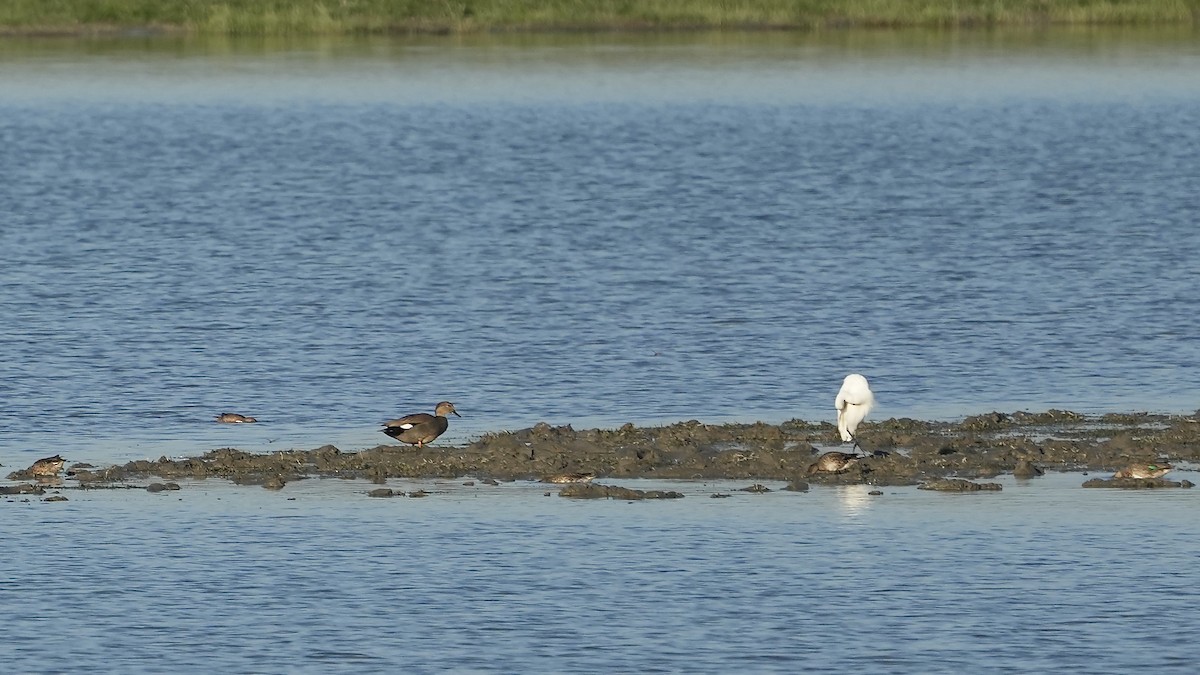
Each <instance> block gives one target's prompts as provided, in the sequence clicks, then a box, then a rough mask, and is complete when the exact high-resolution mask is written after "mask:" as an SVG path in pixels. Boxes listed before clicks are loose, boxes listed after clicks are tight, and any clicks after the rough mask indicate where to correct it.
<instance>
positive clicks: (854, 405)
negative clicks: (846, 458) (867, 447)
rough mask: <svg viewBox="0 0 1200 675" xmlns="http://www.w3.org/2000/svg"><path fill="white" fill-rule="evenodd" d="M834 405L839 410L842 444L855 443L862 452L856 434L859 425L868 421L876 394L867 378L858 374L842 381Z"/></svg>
mask: <svg viewBox="0 0 1200 675" xmlns="http://www.w3.org/2000/svg"><path fill="white" fill-rule="evenodd" d="M833 405H834V407H835V408H836V409H837V425H838V433H839V434H841V436H842V442H843V443H849V442H850V441H853V442H854V447H855V449H857V450H862V446H861V445H859V444H858V438H857V437H856V436H855V435H854V432H856V431H858V425H859V424H860V423H862V421H863V420H864V419H866V417H867V413H869V412H871V408H872V407H873V406H874V405H875V394H873V393H872V392H871V385H869V384H868V383H867V378H865V377H863V376H862V375H859V374H858V373H851V374H849V375H847V376H846V379H844V380H842V388H841V389H839V390H838V393H837V396H836V397H835V398H834V399H833ZM864 452H865V451H864Z"/></svg>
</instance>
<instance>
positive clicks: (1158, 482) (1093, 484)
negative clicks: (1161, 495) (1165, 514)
mask: <svg viewBox="0 0 1200 675" xmlns="http://www.w3.org/2000/svg"><path fill="white" fill-rule="evenodd" d="M1194 485H1195V483H1193V482H1192V481H1190V480H1182V481H1174V480H1167V479H1165V478H1093V479H1091V480H1088V481H1084V483H1083V487H1085V488H1124V489H1126V490H1131V489H1132V490H1144V489H1148V488H1190V487H1193V486H1194Z"/></svg>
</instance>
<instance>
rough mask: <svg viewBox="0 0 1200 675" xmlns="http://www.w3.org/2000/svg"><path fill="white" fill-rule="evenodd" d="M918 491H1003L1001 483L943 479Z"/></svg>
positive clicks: (923, 486)
mask: <svg viewBox="0 0 1200 675" xmlns="http://www.w3.org/2000/svg"><path fill="white" fill-rule="evenodd" d="M917 489H918V490H937V491H938V492H978V491H980V490H995V491H999V490H1002V489H1003V487H1002V486H1001V485H1000V484H999V483H972V482H971V481H969V480H963V479H962V478H942V479H939V480H934V481H929V482H928V483H923V484H921V485H918V486H917Z"/></svg>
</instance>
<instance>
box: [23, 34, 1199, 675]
mask: <svg viewBox="0 0 1200 675" xmlns="http://www.w3.org/2000/svg"><path fill="white" fill-rule="evenodd" d="M1167 38H1171V39H1167ZM1196 45H1197V43H1196V42H1195V40H1194V39H1193V38H1189V37H1187V36H1186V35H1185V36H1183V37H1182V38H1180V36H1178V35H1164V34H1160V33H1155V32H1153V31H1151V32H1149V33H1143V32H1139V31H1134V30H1127V31H1103V30H1091V29H1089V30H1087V31H1082V32H1078V31H1076V32H1072V31H1061V32H1053V31H1051V32H1049V33H1043V32H1039V31H1034V32H1032V33H1005V32H996V33H991V32H989V33H977V34H973V33H953V34H938V33H934V34H925V33H903V32H901V33H893V32H887V31H880V32H870V33H833V34H825V35H818V36H805V35H790V34H782V35H776V34H770V35H759V34H753V35H743V36H738V35H725V36H719V37H715V38H714V37H713V36H690V35H675V36H665V37H664V36H634V37H621V36H602V37H588V36H567V37H562V36H540V37H534V38H522V37H512V38H495V37H488V38H479V39H477V40H474V41H473V40H461V41H460V40H456V41H439V40H411V41H404V40H373V41H372V40H368V41H361V42H360V41H317V42H314V43H307V42H303V41H300V42H287V41H285V42H283V43H259V42H256V41H246V42H236V41H235V42H231V43H225V42H221V41H212V42H203V41H201V42H195V41H188V40H183V41H180V42H175V41H171V40H165V41H164V40H149V41H132V40H125V41H112V42H109V41H83V42H74V41H49V42H46V41H36V40H34V41H20V40H16V41H4V42H3V44H2V45H0V148H3V151H0V182H2V184H3V186H4V187H3V189H0V214H3V215H2V217H0V419H2V420H3V422H2V423H0V464H2V465H4V466H3V468H0V472H2V473H5V474H7V472H8V471H10V470H11V469H12V468H19V467H23V466H26V465H28V463H29V462H30V461H32V460H33V459H35V458H37V457H41V456H45V455H48V454H53V453H55V452H58V453H61V454H63V455H64V456H66V457H67V458H68V460H69V461H71V462H75V461H87V462H92V463H96V464H104V463H107V462H122V461H126V460H129V459H137V458H143V457H149V458H157V457H158V456H160V455H164V454H167V455H194V454H198V453H202V452H205V451H207V450H210V449H212V448H215V447H221V446H230V445H232V446H236V447H240V448H245V449H248V450H252V451H268V450H275V449H285V448H289V447H296V448H304V449H308V448H313V447H316V446H319V445H322V444H325V443H333V444H336V445H338V446H339V447H340V448H342V449H343V450H345V451H354V450H359V449H363V448H367V447H372V446H374V445H376V444H378V443H380V442H383V441H386V440H388V439H386V438H385V437H383V436H382V435H381V434H379V432H378V423H379V422H380V421H381V420H383V419H387V418H390V417H394V416H396V415H398V414H401V413H408V412H415V411H419V410H432V407H433V404H434V403H435V402H437V401H439V400H442V399H449V400H452V401H454V403H455V404H456V405H457V407H458V409H459V410H460V411H461V412H462V413H463V415H464V417H463V418H462V419H459V418H454V419H453V421H452V423H451V429H450V431H449V432H447V434H446V435H445V436H444V437H443V438H442V439H439V441H438V444H455V443H463V442H466V441H469V440H470V439H471V438H472V437H474V436H476V435H478V434H481V433H484V432H486V431H495V430H500V429H514V428H519V427H525V426H529V425H532V424H534V423H536V422H538V421H547V422H551V423H554V424H567V423H569V424H573V425H574V426H575V427H576V428H582V427H586V426H595V425H600V426H617V425H620V424H623V423H625V422H629V421H632V422H635V423H638V424H649V423H661V422H673V421H678V420H685V419H701V420H704V421H708V422H720V421H734V420H738V421H750V420H764V421H768V422H780V421H784V420H787V419H791V418H796V417H800V418H804V419H810V420H821V419H824V420H831V419H832V417H833V415H832V414H831V413H832V411H831V408H832V400H833V395H834V393H835V392H836V390H837V387H838V384H839V383H840V381H841V378H842V377H843V376H844V375H845V374H846V373H848V372H851V371H858V372H862V373H865V374H867V375H868V377H870V379H871V381H872V383H873V387H874V389H875V390H876V392H877V396H878V398H879V401H880V403H879V407H878V408H877V410H876V412H875V413H873V415H872V419H874V420H879V419H883V418H886V417H918V418H942V419H949V418H955V417H959V416H963V415H968V414H975V413H980V412H986V411H990V410H994V409H998V410H1016V409H1030V410H1044V409H1047V408H1069V409H1073V410H1077V411H1082V412H1091V413H1099V412H1107V411H1134V410H1151V411H1160V412H1191V411H1193V410H1195V409H1196V408H1198V407H1200V384H1198V383H1197V380H1196V378H1195V377H1194V374H1195V372H1196V367H1197V365H1198V363H1200V340H1196V339H1195V337H1194V333H1195V317H1196V316H1197V315H1198V314H1200V312H1198V310H1200V299H1198V297H1200V296H1198V295H1197V293H1196V289H1197V288H1200V266H1198V265H1196V263H1195V261H1196V260H1197V259H1200V229H1198V228H1197V227H1196V220H1195V219H1196V215H1195V214H1196V213H1198V212H1200V208H1198V207H1200V190H1197V189H1196V187H1195V186H1196V185H1200V160H1198V159H1197V158H1198V157H1200V152H1198V150H1200V124H1197V115H1196V111H1197V110H1200V105H1198V104H1200V79H1198V78H1196V77H1195V73H1196V72H1200V49H1198V48H1197V46H1196ZM225 411H231V412H241V413H244V414H251V415H255V416H257V417H258V418H259V419H260V420H262V423H261V424H258V425H250V426H226V425H219V424H216V423H214V422H213V421H212V418H213V416H214V415H216V414H217V413H220V412H225ZM1172 477H1180V478H1182V477H1191V478H1192V479H1193V480H1196V477H1195V475H1194V472H1188V471H1179V472H1177V474H1174V475H1173V476H1172ZM1002 480H1004V481H1005V490H1004V491H1003V492H1001V493H999V494H977V495H941V494H931V493H927V492H920V491H917V490H916V489H914V488H894V489H893V488H889V489H888V490H887V494H885V495H883V496H881V497H878V498H875V497H868V496H867V495H866V494H865V488H862V489H859V488H845V489H842V488H820V487H817V488H814V490H813V491H812V492H810V493H807V494H793V493H782V492H775V493H771V494H769V495H764V496H761V497H760V496H751V495H745V494H742V493H734V495H735V496H734V497H731V498H729V499H708V495H709V494H711V493H712V492H713V491H716V490H718V489H719V490H722V491H729V490H732V489H733V488H736V487H741V486H740V485H729V484H708V485H705V484H691V483H681V484H675V485H671V486H669V487H672V488H673V489H681V490H683V491H685V492H686V493H687V494H688V496H687V497H686V498H685V499H683V500H679V501H675V502H665V503H637V504H624V503H619V502H616V503H614V502H583V503H580V502H571V501H568V500H563V499H559V498H557V497H543V493H544V492H545V490H546V488H545V486H541V485H531V484H506V485H503V486H500V487H498V488H483V487H482V486H480V487H465V486H461V485H460V481H454V482H446V483H436V484H435V483H426V484H420V485H410V484H408V483H406V482H404V481H392V482H391V483H390V485H391V486H392V487H394V488H397V489H412V488H413V487H417V486H419V487H424V488H425V489H429V490H432V491H433V492H434V494H433V495H432V496H430V497H428V498H426V499H423V500H414V499H405V498H400V499H392V500H377V499H368V498H366V496H365V493H366V491H367V490H368V489H370V488H371V487H374V486H372V485H367V484H364V483H359V482H348V481H332V480H308V481H299V482H293V483H290V484H289V485H288V486H287V487H286V488H285V489H284V490H282V491H280V492H269V491H266V490H262V489H260V488H252V487H236V486H231V485H229V484H227V483H225V482H222V481H209V482H190V483H185V484H184V489H183V490H182V491H180V492H172V493H163V494H158V495H151V494H148V493H146V492H144V491H141V490H132V491H89V492H79V491H75V490H66V491H65V492H64V494H66V495H67V496H68V498H69V499H70V501H68V502H66V503H58V504H54V503H45V502H41V501H38V500H37V499H36V498H35V499H33V500H32V501H22V500H21V499H20V498H16V497H12V498H7V499H5V500H4V501H3V502H0V511H4V512H5V513H4V516H3V517H2V518H0V542H3V551H4V555H0V613H3V615H4V616H5V619H6V623H5V629H4V631H3V637H2V638H0V663H3V664H5V665H4V666H3V668H0V670H5V671H8V670H12V671H13V672H68V671H74V670H77V669H79V668H80V667H83V666H85V665H86V667H87V668H88V669H89V670H94V671H97V672H121V673H131V672H198V671H203V672H211V671H213V670H218V669H221V670H225V671H229V672H289V673H291V672H345V671H354V672H383V671H387V672H394V671H396V670H398V669H401V668H405V669H413V670H417V671H431V670H448V669H456V670H464V671H503V672H535V671H536V672H607V671H622V672H628V671H651V670H658V671H687V672H729V671H734V670H737V671H777V672H797V671H799V670H807V671H814V672H834V671H837V672H844V671H855V672H914V673H917V672H919V673H929V672H956V673H957V672H966V671H969V672H1038V671H1047V670H1051V669H1068V670H1071V671H1072V672H1112V673H1125V672H1130V671H1131V670H1133V669H1135V668H1146V669H1152V670H1154V671H1156V672H1164V671H1170V670H1176V671H1180V672H1191V670H1193V669H1194V664H1193V663H1192V658H1193V655H1192V653H1191V652H1190V651H1189V645H1190V644H1191V642H1192V636H1194V635H1195V634H1196V633H1197V630H1198V629H1200V626H1198V625H1197V623H1196V619H1195V612H1194V611H1192V608H1193V607H1194V605H1195V594H1194V592H1193V591H1192V590H1191V589H1194V588H1195V587H1196V586H1197V581H1198V580H1197V579H1196V574H1195V572H1194V569H1195V565H1194V560H1195V559H1196V556H1197V554H1198V553H1200V551H1198V550H1197V547H1196V544H1195V542H1196V541H1197V535H1200V532H1198V531H1197V525H1196V519H1195V518H1194V517H1192V513H1193V512H1194V506H1195V504H1194V502H1195V495H1194V494H1193V492H1194V491H1190V490H1179V491H1148V492H1137V493H1127V492H1112V491H1104V490H1082V489H1080V488H1079V487H1078V486H1079V483H1081V482H1082V481H1083V480H1084V478H1083V477H1082V476H1078V475H1059V476H1049V477H1045V478H1042V479H1038V480H1035V481H1032V482H1030V483H1020V482H1016V481H1013V480H1012V479H1002ZM635 483H636V482H635ZM635 486H636V485H635ZM772 486H773V487H779V485H775V484H772ZM641 487H645V486H641Z"/></svg>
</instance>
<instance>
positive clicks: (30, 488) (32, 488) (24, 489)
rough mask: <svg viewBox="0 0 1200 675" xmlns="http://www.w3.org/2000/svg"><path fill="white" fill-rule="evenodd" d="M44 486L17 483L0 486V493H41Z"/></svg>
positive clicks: (44, 490) (44, 492)
mask: <svg viewBox="0 0 1200 675" xmlns="http://www.w3.org/2000/svg"><path fill="white" fill-rule="evenodd" d="M43 494H46V488H44V487H42V486H41V485H34V484H33V483H17V484H16V485H6V486H3V487H0V495H43Z"/></svg>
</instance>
